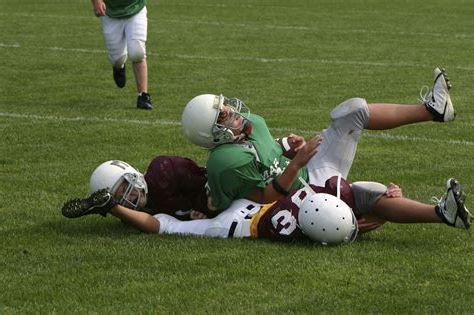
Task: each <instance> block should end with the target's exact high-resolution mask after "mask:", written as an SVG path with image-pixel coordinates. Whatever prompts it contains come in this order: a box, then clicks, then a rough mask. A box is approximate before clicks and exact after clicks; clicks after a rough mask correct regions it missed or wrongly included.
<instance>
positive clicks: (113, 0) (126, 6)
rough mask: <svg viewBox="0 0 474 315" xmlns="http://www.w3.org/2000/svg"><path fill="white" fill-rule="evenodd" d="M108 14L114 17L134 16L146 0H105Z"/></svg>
mask: <svg viewBox="0 0 474 315" xmlns="http://www.w3.org/2000/svg"><path fill="white" fill-rule="evenodd" d="M104 2H105V5H106V8H107V10H106V14H107V16H109V17H111V18H114V19H124V18H129V17H131V16H134V15H135V14H137V13H138V12H140V10H141V9H143V7H144V6H145V4H146V0H105V1H104Z"/></svg>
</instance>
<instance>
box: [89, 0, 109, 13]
mask: <svg viewBox="0 0 474 315" xmlns="http://www.w3.org/2000/svg"><path fill="white" fill-rule="evenodd" d="M92 4H93V6H94V15H95V16H97V17H100V16H104V15H105V9H106V6H105V3H104V1H103V0H92Z"/></svg>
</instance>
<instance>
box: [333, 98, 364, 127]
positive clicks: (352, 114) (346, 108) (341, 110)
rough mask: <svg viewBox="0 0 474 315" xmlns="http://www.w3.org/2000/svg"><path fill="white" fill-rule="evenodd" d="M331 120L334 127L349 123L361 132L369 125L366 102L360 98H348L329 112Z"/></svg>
mask: <svg viewBox="0 0 474 315" xmlns="http://www.w3.org/2000/svg"><path fill="white" fill-rule="evenodd" d="M331 119H332V121H333V122H334V123H336V125H340V124H342V125H344V124H349V123H350V124H352V125H354V126H355V127H357V129H360V130H362V129H364V128H366V127H367V126H368V124H369V106H368V104H367V101H366V100H365V99H363V98H360V97H355V98H350V99H348V100H346V101H344V102H342V103H341V104H339V105H338V106H337V107H336V108H334V109H333V110H332V111H331Z"/></svg>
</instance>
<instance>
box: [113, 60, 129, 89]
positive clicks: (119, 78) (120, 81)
mask: <svg viewBox="0 0 474 315" xmlns="http://www.w3.org/2000/svg"><path fill="white" fill-rule="evenodd" d="M113 69H114V81H115V84H116V85H117V86H118V87H119V88H123V87H124V86H125V83H126V82H127V77H126V76H125V65H123V67H122V68H115V67H113Z"/></svg>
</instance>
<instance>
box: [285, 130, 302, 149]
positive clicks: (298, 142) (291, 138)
mask: <svg viewBox="0 0 474 315" xmlns="http://www.w3.org/2000/svg"><path fill="white" fill-rule="evenodd" d="M288 142H289V143H290V146H291V147H292V148H293V150H294V151H295V152H298V151H299V150H300V149H301V148H302V147H303V146H304V145H305V144H306V141H305V140H304V138H303V137H302V136H298V135H295V134H293V133H290V134H289V135H288Z"/></svg>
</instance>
